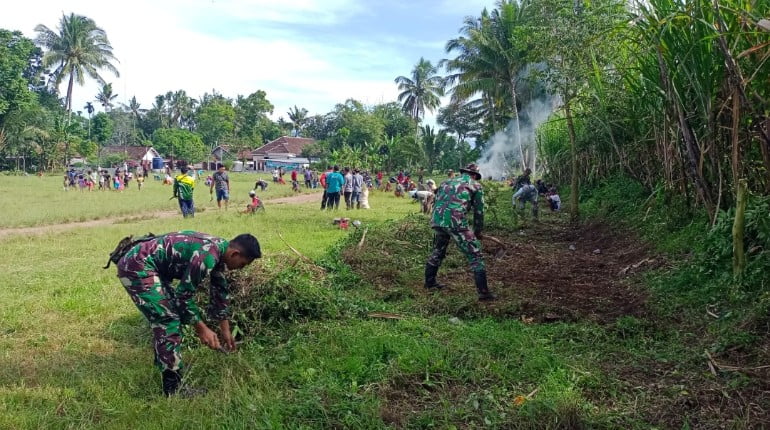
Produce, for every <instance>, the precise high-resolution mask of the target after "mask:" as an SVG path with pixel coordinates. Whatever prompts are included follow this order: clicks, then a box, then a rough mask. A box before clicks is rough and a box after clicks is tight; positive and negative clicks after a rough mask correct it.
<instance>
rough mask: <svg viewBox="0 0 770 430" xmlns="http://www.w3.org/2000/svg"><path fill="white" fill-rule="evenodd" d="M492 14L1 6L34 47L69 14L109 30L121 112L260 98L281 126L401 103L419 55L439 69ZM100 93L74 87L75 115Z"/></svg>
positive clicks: (409, 1) (366, 1)
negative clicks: (39, 32)
mask: <svg viewBox="0 0 770 430" xmlns="http://www.w3.org/2000/svg"><path fill="white" fill-rule="evenodd" d="M493 5H494V0H359V1H356V0H154V1H151V0H133V1H131V2H128V1H125V0H123V1H104V0H98V1H95V0H35V1H24V2H19V1H15V2H13V6H10V7H6V8H4V11H3V13H2V14H0V28H4V29H8V30H19V31H21V32H22V33H24V34H25V35H26V36H27V37H30V38H33V39H34V37H35V31H34V28H35V26H36V25H38V24H44V25H46V26H47V27H49V28H51V29H53V30H54V31H56V28H57V26H58V23H59V20H60V19H61V16H62V14H69V13H75V14H79V15H85V16H87V17H89V18H91V19H93V20H94V21H95V22H96V24H97V25H98V26H99V27H101V28H102V29H104V30H105V31H106V33H107V36H108V37H109V39H110V42H111V44H112V47H113V53H114V55H115V57H117V59H118V61H119V62H118V63H116V64H115V65H116V67H117V68H118V70H119V72H120V77H115V76H114V75H112V74H110V73H109V72H107V71H104V73H103V77H104V78H105V80H106V81H107V82H112V84H113V91H114V92H115V93H117V94H118V97H117V99H116V100H117V102H118V103H124V104H127V103H128V100H129V99H130V98H131V97H132V96H136V98H137V100H138V101H139V102H140V103H141V106H142V108H150V106H151V105H152V103H153V102H154V98H155V96H156V95H158V94H165V93H166V92H167V91H176V90H179V89H184V90H185V91H187V94H188V95H190V96H191V97H195V98H199V97H200V96H202V95H203V94H204V93H205V92H211V91H212V90H216V91H217V92H219V93H221V94H223V95H224V96H226V97H232V98H234V97H235V96H237V95H239V94H240V95H248V94H251V93H253V92H254V91H257V90H263V91H265V92H266V93H267V98H268V100H270V102H272V104H273V105H274V106H275V110H274V112H273V114H272V118H274V119H277V118H278V117H280V116H283V117H284V118H286V117H287V115H286V112H287V111H288V110H289V108H291V107H293V106H295V105H296V106H298V107H300V108H306V109H308V111H309V112H310V114H311V115H315V114H324V113H326V112H329V111H331V110H332V109H333V108H334V106H335V105H336V104H337V103H343V102H344V101H345V100H347V99H348V98H355V99H357V100H359V101H361V102H363V103H365V104H367V105H372V104H376V103H383V102H390V101H395V100H396V98H397V96H398V88H397V85H396V84H395V83H394V82H393V80H394V79H395V78H396V77H397V76H399V75H405V76H409V75H410V74H411V71H412V68H413V67H414V65H415V64H416V63H417V62H418V60H419V59H420V57H424V58H426V59H427V60H430V61H431V62H432V63H433V64H436V63H437V62H438V61H439V60H441V59H442V58H446V54H445V52H444V45H445V44H446V41H447V40H449V39H451V38H453V37H456V36H457V35H458V30H459V28H460V27H461V26H462V22H463V19H464V17H466V16H469V15H471V16H478V15H479V14H480V12H481V10H482V9H483V8H484V7H488V8H490V7H492V6H493ZM98 90H99V85H98V84H97V83H96V82H94V81H89V82H87V83H86V85H85V86H83V87H75V89H74V90H73V110H74V111H77V110H83V106H84V105H85V103H86V102H88V101H91V102H94V97H95V96H96V94H97V92H98ZM60 93H61V94H65V93H66V87H64V86H63V87H62V89H61V91H60ZM94 105H95V106H96V107H98V109H99V110H100V109H101V106H97V103H94ZM434 115H435V113H434ZM432 117H433V115H429V117H428V118H426V119H427V120H428V121H430V122H432V119H433V118H432Z"/></svg>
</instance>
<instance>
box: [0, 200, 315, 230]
mask: <svg viewBox="0 0 770 430" xmlns="http://www.w3.org/2000/svg"><path fill="white" fill-rule="evenodd" d="M316 200H320V197H319V195H318V194H317V193H312V194H299V195H296V196H290V197H280V198H276V199H266V201H268V202H270V203H271V204H302V203H310V202H313V201H316ZM175 216H179V211H178V210H173V211H157V212H151V213H149V214H143V215H128V216H116V217H107V218H100V219H93V220H88V221H79V222H67V223H62V224H50V225H40V226H34V227H17V228H3V229H0V239H4V238H6V237H9V236H16V235H25V236H29V235H37V234H43V233H59V232H62V231H67V230H71V229H73V228H79V227H98V226H102V225H111V224H120V223H130V222H136V221H142V220H145V219H151V218H172V217H175Z"/></svg>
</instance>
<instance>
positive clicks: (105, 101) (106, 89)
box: [96, 83, 118, 112]
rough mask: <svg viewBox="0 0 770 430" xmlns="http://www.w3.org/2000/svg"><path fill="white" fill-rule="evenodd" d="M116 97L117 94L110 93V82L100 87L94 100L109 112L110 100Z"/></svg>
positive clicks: (110, 107)
mask: <svg viewBox="0 0 770 430" xmlns="http://www.w3.org/2000/svg"><path fill="white" fill-rule="evenodd" d="M117 97H118V95H117V94H113V93H112V84H111V83H109V84H104V85H103V86H102V89H101V90H99V93H98V94H97V95H96V101H97V102H99V104H101V105H102V106H103V107H104V111H105V112H109V111H110V109H112V101H113V100H115V99H116V98H117Z"/></svg>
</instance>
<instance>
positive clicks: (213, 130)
mask: <svg viewBox="0 0 770 430" xmlns="http://www.w3.org/2000/svg"><path fill="white" fill-rule="evenodd" d="M196 124H197V131H198V133H200V135H201V137H202V138H203V141H204V142H205V143H206V145H208V146H210V147H213V146H215V145H216V144H218V143H219V142H220V141H221V140H222V139H223V138H224V137H226V136H230V135H232V133H233V131H234V129H235V109H234V108H233V106H232V105H231V104H230V101H229V100H228V99H225V98H224V97H221V96H219V97H210V98H206V96H204V101H203V102H202V104H201V106H200V107H199V108H198V112H197V114H196ZM188 161H189V160H188Z"/></svg>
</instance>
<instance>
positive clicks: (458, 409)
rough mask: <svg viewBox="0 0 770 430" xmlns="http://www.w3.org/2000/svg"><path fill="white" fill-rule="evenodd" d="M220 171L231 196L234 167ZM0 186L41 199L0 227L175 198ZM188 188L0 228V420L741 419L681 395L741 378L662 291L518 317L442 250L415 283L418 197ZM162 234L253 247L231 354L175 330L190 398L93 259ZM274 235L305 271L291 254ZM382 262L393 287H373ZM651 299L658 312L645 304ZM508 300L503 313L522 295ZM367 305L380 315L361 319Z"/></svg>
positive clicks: (654, 281)
mask: <svg viewBox="0 0 770 430" xmlns="http://www.w3.org/2000/svg"><path fill="white" fill-rule="evenodd" d="M233 178H234V189H235V191H234V194H235V195H236V196H239V198H241V199H242V201H240V202H237V204H235V206H239V207H240V206H242V205H243V204H245V198H244V197H242V195H244V194H245V193H246V192H247V191H248V189H250V187H251V185H252V184H251V183H250V182H251V177H249V176H245V177H241V176H239V175H233ZM245 178H249V180H248V181H247V180H245ZM2 181H4V183H3V185H2V186H3V187H9V190H12V191H8V192H4V193H2V194H0V204H2V205H3V207H8V205H13V204H18V203H15V202H14V200H23V201H25V202H27V203H30V202H39V201H41V200H46V199H56V201H57V203H56V205H55V206H57V207H56V208H55V209H56V210H53V209H52V210H51V211H49V212H46V213H45V214H40V213H36V212H35V210H33V209H31V208H26V209H21V208H23V207H24V206H23V205H22V206H15V207H17V208H19V209H17V210H16V211H18V212H21V213H14V214H12V217H13V219H14V221H13V222H12V223H7V224H6V226H8V225H13V226H18V225H36V224H41V223H42V224H50V223H53V222H60V221H64V220H77V219H81V217H83V218H82V219H95V218H99V217H111V216H114V215H117V214H122V213H123V211H124V210H129V209H130V208H134V209H135V210H136V208H139V207H142V205H150V203H147V202H149V201H151V202H153V203H152V205H150V206H149V207H151V208H152V209H153V210H155V209H157V210H173V209H174V208H175V206H174V205H173V202H167V201H166V200H165V199H167V197H166V196H167V195H170V190H168V188H166V187H162V186H160V185H156V184H150V186H149V187H148V188H147V191H148V192H147V193H145V190H143V191H142V192H141V193H139V192H138V191H136V190H129V191H128V192H126V193H123V194H122V195H120V194H118V193H105V195H98V194H97V193H94V195H88V194H83V195H81V194H78V193H76V192H75V193H73V192H68V193H64V192H63V191H61V190H60V189H58V188H56V185H57V183H56V182H54V181H53V180H52V179H51V180H50V183H49V180H48V179H45V178H44V179H43V180H42V181H41V180H40V179H39V178H5V177H4V178H2ZM41 183H42V184H47V185H50V187H48V186H46V187H43V186H39V185H37V184H41ZM9 184H10V185H9ZM25 184H35V185H33V186H29V187H27V188H25V187H26V186H27V185H25ZM276 188H278V187H274V186H273V185H272V184H271V189H270V191H271V193H275V194H271V195H274V196H278V195H282V194H286V193H287V192H286V190H288V187H284V189H280V190H276ZM4 189H5V188H4ZM288 193H289V194H290V191H289V192H288ZM148 196H151V197H153V198H148ZM196 197H198V198H200V197H203V198H204V199H203V200H204V201H201V200H198V201H196V203H198V204H201V203H202V206H204V207H206V208H207V210H205V211H203V212H202V213H199V214H198V215H196V217H195V218H194V219H182V218H181V216H179V217H172V218H146V219H139V220H136V219H134V220H131V221H129V222H118V223H112V224H108V225H102V226H98V227H94V228H73V229H70V230H66V231H63V232H59V233H56V234H53V235H51V234H46V233H42V234H32V235H28V236H7V237H5V238H2V239H0V246H2V248H3V259H2V261H1V262H0V285H2V286H3V288H0V429H39V428H46V429H47V428H54V429H81V428H82V429H91V428H97V429H99V428H103V429H134V428H143V429H190V428H206V429H208V428H211V429H241V428H244V429H246V428H266V429H271V428H272V429H279V428H280V429H283V428H290V429H315V428H349V429H362V428H363V429H380V428H438V429H451V428H500V429H510V428H519V429H541V428H552V429H570V428H587V429H588V428H605V429H616V428H635V429H647V428H713V427H712V426H714V425H717V426H724V427H727V428H748V427H751V426H752V423H754V424H755V423H756V422H757V421H756V417H755V416H752V415H751V411H750V410H747V412H746V413H745V414H742V413H736V412H735V410H730V411H726V412H725V411H724V410H723V413H722V415H720V414H719V411H718V410H717V411H716V412H715V415H714V416H711V415H708V416H706V417H705V418H704V417H699V416H697V410H693V406H692V400H691V399H692V398H693V397H695V399H696V400H695V401H696V403H697V401H698V400H701V401H702V399H703V398H702V397H699V396H700V395H701V394H702V393H712V391H713V393H715V394H716V395H717V398H719V396H722V393H724V395H726V396H730V397H729V399H738V398H739V396H740V395H741V391H740V390H741V389H742V388H744V387H748V386H752V384H753V382H752V381H751V380H747V379H745V377H744V376H742V375H741V374H733V375H732V376H730V377H727V378H719V379H718V378H715V377H711V375H710V374H709V373H708V368H707V367H705V365H704V361H703V358H702V357H703V355H702V352H703V349H704V347H709V342H710V339H709V336H708V335H707V332H705V333H706V334H705V335H704V332H702V331H701V330H703V326H702V325H700V324H695V323H694V322H693V320H689V321H688V322H687V324H684V325H683V324H682V323H681V322H676V321H678V320H677V319H676V318H679V317H680V316H681V315H687V318H690V317H691V316H692V315H690V314H687V313H686V312H687V311H684V312H685V313H681V312H682V307H683V305H682V301H681V300H679V299H677V298H676V296H675V294H676V293H675V292H672V291H669V293H667V294H668V295H661V296H660V297H655V296H653V297H651V298H650V306H651V309H650V312H649V314H648V315H647V316H642V317H630V316H629V317H624V318H620V319H617V320H616V321H611V322H608V323H597V322H594V321H591V320H589V319H585V320H582V319H578V320H575V321H563V322H555V323H551V324H533V323H531V322H530V321H527V320H526V319H524V318H519V317H516V316H514V315H513V314H511V313H499V312H498V313H495V312H492V311H491V310H490V309H489V308H486V307H483V306H481V305H478V304H477V303H476V301H475V300H474V295H473V293H472V291H473V290H472V287H471V286H470V281H469V280H468V279H467V275H466V274H465V273H464V271H465V267H464V266H465V264H464V262H463V261H462V259H461V258H460V256H459V255H458V253H457V252H456V251H455V250H453V249H450V255H449V257H448V260H447V262H446V264H445V269H443V270H444V271H443V272H442V273H443V274H444V276H449V275H450V274H452V273H454V274H455V275H457V276H459V278H457V279H459V281H456V282H460V283H461V284H462V286H461V289H460V291H459V292H458V294H455V295H447V296H445V295H441V296H436V297H435V298H432V297H430V296H427V295H425V294H424V293H423V292H422V291H419V290H420V288H419V285H420V284H419V283H420V276H421V270H422V269H421V266H422V264H423V262H424V259H425V257H426V256H427V253H428V252H429V246H430V239H429V237H430V236H429V234H430V232H429V229H428V228H427V224H426V220H425V219H424V218H422V217H421V216H419V215H410V214H413V213H415V212H416V211H417V210H418V208H417V205H416V204H413V203H411V202H409V201H408V199H396V198H394V197H393V196H392V195H390V194H388V195H384V194H380V193H373V194H372V195H371V199H370V200H371V204H372V207H373V208H374V209H373V210H369V211H353V212H346V211H344V210H343V211H340V212H337V213H329V212H323V213H322V212H320V211H318V204H317V203H316V202H313V203H306V204H271V203H270V202H269V201H268V202H267V211H266V212H265V213H263V214H258V215H256V216H245V215H238V214H236V213H234V211H232V210H231V211H229V212H224V211H217V210H212V206H213V203H208V202H207V201H206V200H207V199H208V195H207V194H206V193H199V194H198V195H197V196H196ZM84 199H88V200H89V201H92V200H91V199H102V200H98V201H100V202H102V204H97V205H95V204H93V203H89V204H84ZM93 201H96V200H93ZM500 202H501V204H503V205H504V203H505V199H500ZM33 207H35V208H37V209H36V210H40V209H39V208H40V206H33ZM145 209H147V208H145ZM76 213H77V214H79V215H78V216H74V215H73V214H76ZM134 213H136V212H134ZM67 214H69V215H67ZM340 214H345V215H348V214H350V216H351V218H353V219H359V220H361V221H362V223H363V226H364V227H365V228H367V232H368V236H367V239H366V243H367V244H368V245H367V246H365V247H364V248H362V251H360V252H361V253H363V254H364V255H362V256H361V257H360V258H358V260H359V261H365V262H366V261H368V262H369V263H368V264H370V266H368V267H370V269H367V266H366V265H364V266H362V267H363V268H362V267H358V268H357V269H356V270H357V271H356V270H353V268H351V267H350V266H348V265H347V264H344V263H343V262H342V261H341V260H342V258H343V257H342V256H343V255H349V254H350V253H351V252H352V253H356V252H358V251H356V250H357V243H358V242H359V240H360V238H361V234H362V232H361V231H354V230H351V231H343V230H340V229H338V228H336V227H335V226H333V225H332V222H331V221H332V218H333V217H335V216H340ZM501 216H503V217H508V216H509V213H507V212H505V211H503V212H502V215H501ZM404 217H407V218H406V221H404ZM544 219H545V222H546V223H558V222H560V219H561V218H559V217H549V216H546V217H545V218H544ZM490 221H492V222H491V224H495V222H494V221H493V220H490ZM503 224H504V223H503ZM180 229H195V230H200V231H204V232H208V233H212V234H217V235H221V236H224V237H232V236H234V235H236V234H239V233H242V232H251V233H253V234H255V235H256V236H257V237H258V238H259V240H260V242H261V244H262V248H263V253H264V256H265V258H264V259H262V260H260V261H258V262H257V263H255V264H254V265H252V266H250V268H249V269H248V272H247V273H245V274H243V276H240V277H239V278H238V285H240V286H241V289H240V290H239V291H238V293H237V294H236V299H237V300H235V302H236V303H235V304H234V311H235V317H236V320H237V324H238V328H239V331H241V332H243V333H245V335H244V336H243V340H244V343H243V344H242V345H241V348H240V350H239V352H237V353H235V354H230V355H223V354H221V353H218V352H213V351H210V350H208V349H205V348H202V347H199V346H198V342H197V340H196V339H195V338H194V337H193V336H189V337H187V340H186V348H185V350H184V352H183V354H184V359H185V361H186V362H187V363H188V365H189V370H188V373H187V376H186V378H187V381H189V382H190V383H192V384H194V385H200V386H205V387H207V388H208V389H209V392H208V394H207V395H204V396H200V397H196V398H193V399H179V398H172V399H165V398H162V397H161V396H159V392H160V381H159V373H158V372H157V371H156V370H155V368H154V367H153V366H152V353H151V347H150V341H149V340H150V333H149V328H148V326H147V324H146V322H145V321H144V320H143V319H142V317H141V316H140V314H139V313H138V312H137V310H136V309H135V307H134V306H133V304H132V303H131V301H130V300H129V298H128V296H127V295H126V293H125V291H124V290H123V289H122V288H121V287H120V285H119V283H118V281H117V279H116V277H115V269H114V268H110V269H109V270H102V269H101V266H102V265H103V264H104V263H105V262H106V260H107V254H108V253H109V251H111V250H112V248H113V247H114V245H115V243H116V242H117V241H118V240H119V239H120V238H121V237H123V236H125V235H127V234H142V233H146V232H148V231H152V232H155V233H161V232H166V231H173V230H180ZM493 232H495V231H494V230H493ZM279 234H280V235H281V236H282V237H283V240H282V239H281V238H280V237H279ZM495 234H501V235H502V234H506V233H505V231H503V230H498V232H497V233H495ZM509 234H510V235H511V236H512V237H514V238H519V237H520V236H519V235H518V234H514V232H509ZM284 240H285V241H286V242H288V244H290V245H292V246H293V247H295V248H296V249H297V250H298V251H299V252H300V253H302V254H303V255H305V256H307V257H309V258H312V259H313V260H315V262H316V264H308V263H306V262H304V261H301V260H299V259H298V258H297V257H296V255H295V254H294V253H293V252H292V251H291V250H289V248H288V247H287V245H286V243H284ZM516 240H518V239H516ZM567 252H568V251H567ZM527 253H528V251H523V252H522V253H521V256H522V257H524V258H526V256H527V255H528V254H527ZM589 253H590V252H589ZM319 267H323V269H320V268H319ZM367 275H368V278H372V277H373V278H374V279H373V281H366V280H365V279H367ZM386 275H387V277H388V278H387V279H394V280H395V281H394V282H395V284H397V285H395V284H394V285H393V286H392V291H390V290H389V284H388V282H389V281H387V280H386V279H385V278H384V277H385V276H386ZM662 276H663V275H657V277H653V278H651V281H650V284H651V285H653V287H652V288H653V291H654V288H655V287H654V285H658V284H659V285H661V286H662V287H660V288H661V290H665V288H669V287H665V286H664V285H665V284H666V282H665V278H663V277H662ZM378 277H381V278H382V279H379V280H378V279H377V278H378ZM373 284H384V285H385V287H384V288H385V290H383V286H382V285H380V286H377V287H375V286H373ZM466 284H467V285H466ZM493 285H494V286H495V288H498V289H500V288H503V287H505V285H501V284H500V283H495V284H493ZM512 291H514V292H515V288H514V289H512ZM463 292H467V294H464V293H463ZM658 302H665V303H666V306H667V308H668V309H670V310H669V311H667V312H671V314H670V315H668V314H666V315H659V314H657V311H655V306H656V303H658ZM507 305H509V306H510V309H509V308H505V311H506V312H509V311H511V309H513V308H516V307H517V306H518V307H520V306H521V305H522V304H521V303H519V302H510V303H508V304H507ZM500 309H502V308H499V309H498V310H500ZM492 310H494V309H492ZM371 312H392V313H397V314H398V315H399V318H398V319H380V318H371V317H369V316H368V315H369V314H370V313H371ZM693 315H694V314H693ZM455 316H460V319H459V320H458V319H453V317H455ZM692 317H693V318H695V317H694V316H692ZM742 378H743V379H742ZM703 381H706V383H708V384H710V385H708V386H706V387H704V385H703V384H704V382H703ZM693 395H695V396H693ZM730 401H732V400H725V401H724V402H723V403H725V402H728V403H729V402H730ZM760 403H762V404H766V401H763V402H760ZM663 406H665V407H663ZM691 410H692V412H691ZM665 414H669V415H665ZM691 415H692V416H691ZM671 423H677V425H676V426H674V425H672V424H671ZM756 428H761V427H756Z"/></svg>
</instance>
